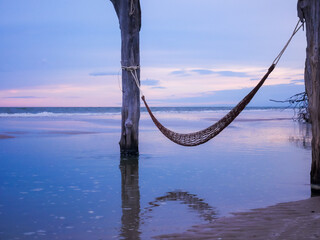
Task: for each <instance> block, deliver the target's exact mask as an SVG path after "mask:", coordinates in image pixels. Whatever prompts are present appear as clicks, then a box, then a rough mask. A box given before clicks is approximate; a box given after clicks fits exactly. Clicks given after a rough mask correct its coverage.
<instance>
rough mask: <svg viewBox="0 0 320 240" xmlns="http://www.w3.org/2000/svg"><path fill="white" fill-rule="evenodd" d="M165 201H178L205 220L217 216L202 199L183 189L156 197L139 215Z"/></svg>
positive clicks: (208, 220)
mask: <svg viewBox="0 0 320 240" xmlns="http://www.w3.org/2000/svg"><path fill="white" fill-rule="evenodd" d="M166 201H179V202H181V204H185V205H187V206H188V207H189V208H190V209H192V210H194V211H196V212H198V214H199V216H200V217H201V218H203V219H204V220H205V221H207V222H212V221H213V220H214V219H216V218H217V212H216V211H215V210H214V208H213V207H211V206H210V205H209V204H208V203H206V202H204V200H203V199H201V198H198V197H197V195H195V194H190V193H188V192H183V191H174V192H168V193H167V194H166V195H164V196H162V197H158V198H156V200H155V201H153V202H150V203H149V206H148V207H146V208H145V209H144V212H143V213H142V214H141V215H142V216H146V215H147V214H148V213H149V212H151V211H152V210H153V208H156V207H159V206H161V203H163V202H166ZM146 218H147V217H146Z"/></svg>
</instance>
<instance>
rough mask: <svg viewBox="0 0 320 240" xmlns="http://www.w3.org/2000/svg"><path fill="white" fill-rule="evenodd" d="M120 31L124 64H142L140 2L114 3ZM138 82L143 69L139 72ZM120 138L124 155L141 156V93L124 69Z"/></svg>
mask: <svg viewBox="0 0 320 240" xmlns="http://www.w3.org/2000/svg"><path fill="white" fill-rule="evenodd" d="M111 2H112V3H113V6H114V9H115V11H116V13H117V16H118V19H119V24H120V30H121V65H122V66H123V67H129V66H139V65H140V49H139V33H140V28H141V9H140V0H111ZM137 75H138V79H140V70H139V69H137ZM122 88H123V95H122V110H121V114H122V115H121V116H122V121H121V139H120V142H119V144H120V150H121V154H122V155H137V154H139V148H138V144H139V119H140V93H139V89H138V88H137V86H136V84H135V83H134V79H133V77H132V75H131V74H130V72H129V71H126V70H122Z"/></svg>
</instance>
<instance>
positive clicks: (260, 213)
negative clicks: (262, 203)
mask: <svg viewBox="0 0 320 240" xmlns="http://www.w3.org/2000/svg"><path fill="white" fill-rule="evenodd" d="M319 225H320V197H312V198H309V199H306V200H300V201H295V202H287V203H279V204H276V205H273V206H270V207H266V208H259V209H253V210H252V211H250V212H243V213H234V214H233V216H231V217H223V218H220V219H217V220H216V221H215V222H213V223H210V224H204V225H198V226H193V227H192V228H190V229H189V230H187V231H186V232H183V233H176V234H168V235H160V236H156V237H154V238H155V239H185V240H187V239H190V240H191V239H221V240H222V239H242V240H243V239H290V240H294V239H297V240H301V239H320V228H319Z"/></svg>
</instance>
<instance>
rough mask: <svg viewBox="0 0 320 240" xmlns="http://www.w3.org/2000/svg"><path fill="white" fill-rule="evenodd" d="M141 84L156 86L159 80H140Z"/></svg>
mask: <svg viewBox="0 0 320 240" xmlns="http://www.w3.org/2000/svg"><path fill="white" fill-rule="evenodd" d="M141 82H142V85H145V86H158V85H159V83H160V81H159V80H154V79H145V80H142V81H141Z"/></svg>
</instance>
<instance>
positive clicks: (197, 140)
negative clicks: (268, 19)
mask: <svg viewBox="0 0 320 240" xmlns="http://www.w3.org/2000/svg"><path fill="white" fill-rule="evenodd" d="M299 23H300V20H299V21H298V23H297V25H296V27H295V29H294V31H293V33H292V35H291V37H290V38H289V40H288V42H287V43H286V45H285V46H284V48H283V49H282V50H281V52H280V53H279V55H278V56H277V57H276V58H275V60H274V61H273V63H272V64H271V66H270V67H269V69H268V71H267V73H266V74H265V75H264V76H263V78H262V79H261V80H260V82H259V83H258V84H257V86H256V87H255V88H254V89H252V90H251V92H250V93H248V95H247V96H245V97H244V98H243V99H242V100H241V101H240V102H239V103H238V104H237V105H236V106H235V107H234V108H233V109H232V110H230V112H229V113H227V114H226V115H225V116H224V117H223V118H221V119H220V120H219V121H218V122H216V123H215V124H213V125H211V126H210V127H208V128H206V129H204V130H201V131H198V132H192V133H177V132H174V131H171V130H170V129H168V128H166V127H164V126H163V125H162V124H161V123H160V122H159V121H158V119H157V118H156V117H155V116H154V115H153V113H152V111H151V109H150V107H149V106H148V104H147V101H146V99H145V96H144V95H143V94H142V90H141V89H140V82H139V80H138V75H137V72H136V70H137V69H138V68H139V66H129V67H124V66H123V67H122V69H124V70H126V71H129V72H131V74H132V77H133V79H134V81H135V83H136V85H137V87H138V88H139V90H140V94H141V99H142V101H143V102H144V105H145V106H146V108H147V111H148V113H149V115H150V117H151V119H152V121H153V122H154V124H155V125H156V126H157V127H158V129H159V130H160V132H162V134H163V135H164V136H166V137H167V138H168V139H170V140H171V141H172V142H175V143H177V144H179V145H182V146H188V147H192V146H197V145H200V144H203V143H205V142H208V141H209V140H210V139H212V138H214V137H215V136H217V135H218V134H219V133H220V132H221V131H222V130H223V129H225V128H226V127H227V126H228V125H229V124H230V123H231V122H232V121H233V120H234V119H235V118H236V117H237V116H238V115H239V114H240V113H241V112H242V110H243V109H244V108H245V107H246V106H247V105H248V103H249V102H250V101H251V99H252V98H253V97H254V95H255V94H256V93H257V92H258V90H259V89H260V87H261V86H262V85H263V83H264V82H265V80H266V79H267V78H268V77H269V75H270V74H271V72H272V71H273V70H274V68H275V67H276V65H277V63H278V62H279V60H280V58H281V57H282V55H283V53H284V52H285V50H286V49H287V47H288V45H289V43H290V42H291V40H292V38H293V36H294V35H295V34H296V33H297V32H298V31H299V29H300V28H301V27H302V26H303V22H302V23H301V24H299Z"/></svg>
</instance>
